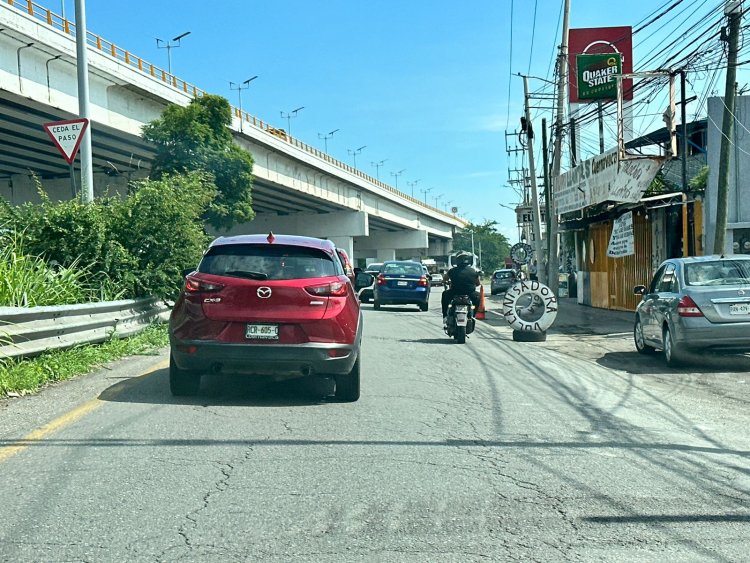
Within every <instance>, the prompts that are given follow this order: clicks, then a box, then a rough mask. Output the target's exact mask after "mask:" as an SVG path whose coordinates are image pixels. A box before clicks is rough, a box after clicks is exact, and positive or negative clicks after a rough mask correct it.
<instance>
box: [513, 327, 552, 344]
mask: <svg viewBox="0 0 750 563" xmlns="http://www.w3.org/2000/svg"><path fill="white" fill-rule="evenodd" d="M513 341H514V342H546V341H547V332H546V331H545V332H534V331H531V330H514V331H513Z"/></svg>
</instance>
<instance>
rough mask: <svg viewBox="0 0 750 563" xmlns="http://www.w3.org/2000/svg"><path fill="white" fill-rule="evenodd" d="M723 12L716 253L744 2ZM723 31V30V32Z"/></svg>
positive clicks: (722, 243)
mask: <svg viewBox="0 0 750 563" xmlns="http://www.w3.org/2000/svg"><path fill="white" fill-rule="evenodd" d="M724 14H725V15H727V16H729V37H728V38H727V39H726V41H727V42H728V43H729V56H728V58H727V82H726V85H725V87H724V120H723V122H722V126H721V129H722V135H721V152H720V153H719V186H718V190H717V194H716V234H715V235H714V254H724V252H725V248H726V242H727V215H728V213H729V201H728V200H729V139H730V138H731V137H732V127H733V125H734V105H735V87H734V83H735V81H736V80H737V50H738V46H739V37H740V19H741V17H742V2H731V1H727V2H726V4H725V7H724ZM722 35H723V34H722Z"/></svg>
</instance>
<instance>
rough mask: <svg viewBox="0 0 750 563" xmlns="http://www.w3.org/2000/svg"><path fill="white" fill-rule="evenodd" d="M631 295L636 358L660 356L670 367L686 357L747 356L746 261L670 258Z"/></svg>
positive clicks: (749, 289)
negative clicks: (711, 353) (691, 354)
mask: <svg viewBox="0 0 750 563" xmlns="http://www.w3.org/2000/svg"><path fill="white" fill-rule="evenodd" d="M633 291H634V292H635V293H636V294H637V295H641V296H642V298H641V302H640V303H639V304H638V307H637V308H636V311H635V325H634V328H633V337H634V340H635V347H636V349H637V350H638V352H640V353H641V354H649V353H653V352H654V351H655V350H656V349H660V350H663V351H664V357H665V359H666V361H667V364H668V365H670V366H675V365H680V364H681V363H684V362H685V361H686V359H687V358H686V352H689V351H715V352H736V353H746V352H750V256H744V255H734V256H726V257H721V256H696V257H689V258H671V259H669V260H666V261H664V262H663V263H662V264H661V266H660V267H659V269H658V270H657V272H656V274H655V275H654V278H653V280H651V284H650V285H649V286H648V287H646V286H643V285H639V286H636V287H635V288H634V289H633Z"/></svg>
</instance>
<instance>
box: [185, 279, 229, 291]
mask: <svg viewBox="0 0 750 563" xmlns="http://www.w3.org/2000/svg"><path fill="white" fill-rule="evenodd" d="M222 289H224V285H223V284H220V283H211V282H207V281H203V280H200V279H198V278H192V277H190V276H188V277H187V278H185V293H188V294H195V293H213V292H216V291H221V290H222Z"/></svg>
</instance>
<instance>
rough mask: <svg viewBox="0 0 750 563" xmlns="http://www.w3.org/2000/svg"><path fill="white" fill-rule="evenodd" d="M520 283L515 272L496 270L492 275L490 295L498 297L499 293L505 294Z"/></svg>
mask: <svg viewBox="0 0 750 563" xmlns="http://www.w3.org/2000/svg"><path fill="white" fill-rule="evenodd" d="M517 281H518V275H517V274H516V271H515V270H511V269H502V270H495V271H494V272H493V273H492V279H491V280H490V293H491V294H492V295H497V294H498V293H505V292H506V291H508V290H509V289H510V288H511V287H513V285H514V284H515V283H516V282H517Z"/></svg>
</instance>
